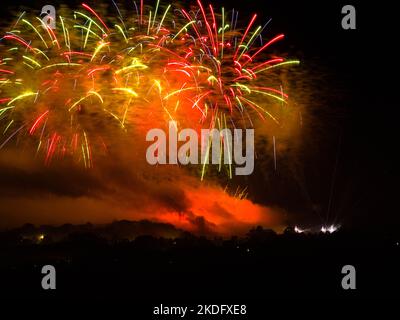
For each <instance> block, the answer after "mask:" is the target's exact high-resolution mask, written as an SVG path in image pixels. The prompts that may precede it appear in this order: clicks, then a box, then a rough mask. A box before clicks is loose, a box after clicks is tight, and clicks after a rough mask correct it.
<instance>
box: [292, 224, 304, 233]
mask: <svg viewBox="0 0 400 320" xmlns="http://www.w3.org/2000/svg"><path fill="white" fill-rule="evenodd" d="M294 232H296V233H303V232H304V230H302V229H300V228H298V227H297V226H295V227H294Z"/></svg>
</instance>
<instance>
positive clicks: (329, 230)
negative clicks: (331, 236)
mask: <svg viewBox="0 0 400 320" xmlns="http://www.w3.org/2000/svg"><path fill="white" fill-rule="evenodd" d="M338 229H339V226H335V225H333V224H332V225H331V226H329V227H326V226H322V227H321V232H322V233H334V232H336V231H337V230H338Z"/></svg>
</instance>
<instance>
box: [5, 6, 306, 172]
mask: <svg viewBox="0 0 400 320" xmlns="http://www.w3.org/2000/svg"><path fill="white" fill-rule="evenodd" d="M113 5H114V6H113V8H115V9H116V10H115V12H116V14H110V13H109V12H102V10H101V9H96V8H92V7H90V6H89V5H87V4H82V7H81V9H79V10H77V11H69V10H61V14H60V15H59V16H58V20H57V29H56V30H52V29H51V28H49V26H47V25H46V24H44V23H43V22H42V20H41V19H40V18H39V17H33V18H29V17H27V14H26V13H23V14H21V15H20V16H19V17H18V19H17V21H16V23H15V24H14V25H13V27H12V29H11V30H10V31H8V32H6V34H5V35H4V36H3V38H2V39H1V50H0V53H1V68H0V77H1V80H0V120H1V122H2V123H3V124H4V126H3V129H2V132H1V134H2V137H3V139H2V140H0V141H2V142H0V149H1V148H3V147H4V146H5V145H6V144H7V143H8V142H10V141H11V140H13V139H15V140H16V141H18V143H25V142H33V143H35V144H36V150H37V151H36V152H37V154H41V155H43V157H44V161H45V163H47V164H49V163H50V162H51V161H52V159H54V158H62V157H64V156H67V155H68V156H71V157H73V158H75V159H76V160H77V161H78V162H80V163H83V164H84V166H85V167H91V166H93V154H96V153H98V152H100V151H101V150H102V152H105V151H106V150H107V149H108V148H109V146H110V144H111V142H112V141H113V139H111V137H112V136H113V135H115V134H116V133H115V130H119V131H121V132H125V133H126V134H127V135H128V136H129V134H130V133H129V131H130V130H137V129H138V127H140V125H141V124H143V121H148V124H146V125H145V126H144V127H145V128H148V127H149V126H153V127H154V126H156V125H155V124H159V123H160V121H161V122H164V123H167V122H168V121H170V120H174V121H176V123H177V125H187V126H190V127H193V128H198V129H199V130H200V129H201V128H215V127H217V128H220V129H221V128H227V127H254V126H255V124H254V116H256V117H258V118H259V119H261V120H262V121H263V123H264V125H270V123H272V124H274V125H276V126H279V125H280V124H281V120H282V119H280V113H279V112H277V110H280V109H279V108H282V107H283V106H285V105H287V104H288V95H287V94H286V93H284V92H283V90H282V82H281V80H280V78H279V73H278V72H277V71H278V70H279V69H280V68H285V67H287V66H290V65H294V64H298V63H299V62H298V61H297V60H288V61H287V60H285V59H284V58H283V57H280V56H276V55H275V54H271V53H270V54H268V51H269V49H270V48H271V47H272V46H273V45H274V44H275V43H277V42H279V41H281V40H282V39H283V38H284V35H283V34H280V35H276V36H273V37H270V38H264V37H263V34H264V33H265V31H266V28H267V26H268V23H267V24H266V25H260V26H257V15H254V16H252V17H251V19H250V21H249V23H248V24H247V25H245V27H239V26H238V24H239V23H238V13H237V12H236V11H235V10H232V11H230V12H228V11H226V10H225V9H224V8H221V9H219V10H218V12H217V10H216V9H214V7H213V6H212V5H209V6H207V7H205V6H203V4H202V3H201V2H200V1H198V3H197V7H195V8H178V7H174V6H172V5H168V4H167V5H162V4H161V3H160V2H159V1H157V2H156V3H155V6H154V7H148V6H145V4H144V3H143V1H141V2H140V3H138V4H137V3H136V2H135V3H134V6H135V7H134V9H133V14H132V12H129V14H125V12H124V11H123V10H120V8H119V7H118V6H117V5H116V3H115V2H113ZM131 11H132V10H131ZM141 121H142V122H141ZM150 123H151V125H150ZM207 147H208V148H210V144H208V146H207ZM222 148H223V147H222ZM204 171H205V168H204V167H203V170H202V172H203V173H202V176H203V175H204Z"/></svg>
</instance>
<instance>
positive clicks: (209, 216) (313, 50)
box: [0, 0, 399, 234]
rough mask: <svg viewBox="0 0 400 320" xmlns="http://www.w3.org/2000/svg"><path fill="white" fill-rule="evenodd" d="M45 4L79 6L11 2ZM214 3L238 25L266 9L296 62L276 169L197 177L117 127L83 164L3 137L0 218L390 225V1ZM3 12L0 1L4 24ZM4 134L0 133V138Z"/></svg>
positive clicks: (393, 210)
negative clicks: (301, 113) (285, 138)
mask: <svg viewBox="0 0 400 320" xmlns="http://www.w3.org/2000/svg"><path fill="white" fill-rule="evenodd" d="M7 2H10V1H7ZM17 2H18V4H17ZM50 2H51V4H53V5H55V6H56V7H57V4H59V3H66V4H68V5H70V7H71V8H75V7H76V6H77V5H79V2H78V1H63V2H60V1H35V2H34V4H32V2H31V1H13V2H12V5H13V7H14V8H15V7H16V8H17V9H18V10H21V8H22V6H23V5H25V4H28V3H30V7H31V8H33V9H34V10H36V11H37V14H39V13H40V9H41V7H42V5H43V4H49V3H50ZM87 3H88V4H93V3H94V2H92V1H88V2H87ZM345 4H352V5H354V6H355V8H356V10H357V30H343V29H342V27H341V19H342V14H341V8H342V7H343V6H344V5H345ZM20 5H21V6H20ZM215 6H216V7H221V6H224V7H225V8H226V9H227V10H229V9H231V8H235V9H237V10H239V12H240V18H239V21H240V22H242V23H244V24H245V23H246V22H247V21H248V19H249V18H250V17H251V14H252V13H254V12H257V13H258V14H259V19H260V21H268V19H270V18H272V21H271V23H270V24H269V26H268V29H267V31H266V32H265V34H266V35H270V36H275V35H276V34H279V33H284V34H285V35H286V38H285V40H284V41H283V42H282V43H279V44H278V45H276V46H274V50H276V51H277V52H279V53H285V56H289V57H291V58H297V59H299V60H300V61H301V64H300V66H299V67H296V70H295V71H293V73H292V74H290V79H289V81H290V88H289V89H290V91H291V92H290V93H291V95H292V96H294V98H295V99H296V98H297V100H298V102H299V104H301V105H302V107H304V108H305V109H306V110H308V112H307V117H306V118H305V119H304V127H303V131H301V133H299V135H298V141H297V143H296V144H295V145H294V146H293V145H292V146H290V148H289V147H288V149H289V151H287V152H284V151H282V153H279V151H278V155H277V156H278V158H277V170H275V169H274V165H273V161H272V160H271V158H267V159H264V160H262V159H263V158H262V157H261V160H259V161H258V160H257V159H256V162H255V171H254V173H253V174H252V175H251V176H249V177H244V178H234V179H233V180H232V181H229V180H228V181H226V179H225V178H226V177H222V178H221V177H219V178H213V179H208V180H207V179H205V181H203V182H201V181H200V178H199V175H198V173H197V172H195V173H193V172H191V171H190V170H185V169H182V168H177V167H171V166H167V167H163V168H161V167H157V168H154V167H151V166H149V165H147V164H143V161H139V160H138V159H140V156H143V157H144V154H145V146H146V145H145V138H144V136H143V137H142V140H141V142H137V141H138V139H139V141H140V136H139V137H137V140H136V143H135V144H132V142H129V141H128V142H126V141H125V139H126V136H124V135H122V134H121V133H117V132H116V133H115V135H114V136H113V138H114V139H115V140H117V141H118V142H117V143H115V144H114V145H113V147H112V148H111V149H110V150H109V154H108V155H107V156H100V157H99V159H98V160H97V163H96V165H95V166H94V168H92V169H89V170H87V169H84V168H81V167H80V166H76V165H74V164H71V163H69V162H68V161H59V162H55V163H52V164H50V165H44V164H43V161H40V160H38V159H36V160H35V159H33V156H32V150H31V149H30V148H28V147H21V144H20V143H17V141H16V140H13V141H11V142H10V143H9V144H7V147H5V148H3V149H2V150H0V227H1V228H10V227H16V226H19V225H22V224H24V223H28V222H30V223H34V224H62V223H85V222H92V223H104V222H111V221H113V220H116V219H130V220H138V219H150V220H156V221H163V222H169V223H173V224H175V225H177V226H178V227H182V228H184V229H188V230H190V231H194V232H207V231H217V232H221V233H227V234H232V233H242V232H244V231H245V230H247V229H248V228H249V227H250V226H251V225H255V224H262V225H264V226H267V227H272V228H275V229H277V230H282V228H283V227H284V226H286V225H287V224H290V225H299V226H304V227H315V226H321V225H324V224H332V223H334V224H340V225H341V226H342V227H346V228H349V229H361V230H367V231H379V232H391V231H396V228H397V227H396V226H397V225H398V224H399V215H398V210H397V203H395V202H396V200H397V193H398V191H397V190H398V188H397V181H398V179H397V174H396V171H397V161H396V157H397V156H396V153H397V150H396V149H397V145H398V143H397V128H398V124H397V122H398V120H397V112H396V111H397V110H396V109H397V103H396V104H395V101H396V100H395V99H394V95H395V94H396V89H397V88H395V84H396V83H397V80H396V71H395V70H396V69H397V66H396V63H397V62H396V50H395V44H394V43H395V40H396V37H394V36H393V34H394V30H395V27H394V24H395V21H396V20H395V19H391V18H390V15H393V12H392V11H393V10H392V9H391V6H389V5H386V4H385V1H384V2H379V6H378V5H377V4H376V3H370V2H368V3H367V2H365V1H363V2H362V3H361V1H351V2H349V3H347V2H346V3H345V2H340V1H329V3H328V2H320V1H293V2H287V1H259V2H256V1H251V2H247V3H246V2H244V1H236V0H235V1H218V4H217V3H215ZM94 7H95V6H94ZM129 8H130V7H129ZM13 10H14V9H12V8H11V7H10V8H8V7H7V4H6V2H4V1H3V2H2V10H1V12H2V13H1V15H2V17H4V18H5V19H4V20H5V21H3V22H2V23H1V24H2V26H3V27H2V34H3V33H4V31H5V30H6V29H4V25H8V23H7V18H9V13H10V12H14V11H13ZM31 10H32V9H31ZM132 10H133V8H132ZM7 30H8V29H7ZM2 45H3V44H0V46H2ZM396 102H397V101H396ZM3 140H4V137H0V144H1V143H2V142H3ZM258 143H261V144H262V142H260V141H258ZM110 154H111V155H110ZM226 186H228V190H230V191H231V193H232V192H234V191H235V189H236V188H237V186H240V187H241V188H244V187H247V193H248V197H247V200H243V201H242V202H240V204H239V205H238V204H237V202H235V201H236V200H235V198H234V197H233V196H232V194H231V195H229V194H227V193H225V192H224V188H225V187H226ZM182 217H184V218H182Z"/></svg>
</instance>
